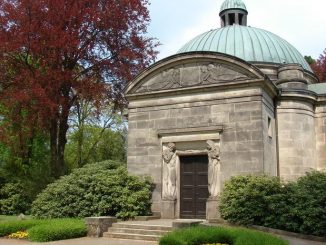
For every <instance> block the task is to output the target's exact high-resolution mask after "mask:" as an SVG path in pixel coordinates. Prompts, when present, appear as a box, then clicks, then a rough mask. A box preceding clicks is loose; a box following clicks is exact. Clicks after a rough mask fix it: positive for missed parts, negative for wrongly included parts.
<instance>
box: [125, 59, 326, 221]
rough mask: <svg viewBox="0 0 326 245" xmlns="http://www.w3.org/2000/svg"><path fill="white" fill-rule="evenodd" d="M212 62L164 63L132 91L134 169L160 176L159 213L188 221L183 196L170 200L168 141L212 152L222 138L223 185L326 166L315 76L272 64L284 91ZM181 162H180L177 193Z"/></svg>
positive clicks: (324, 120)
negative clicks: (309, 87)
mask: <svg viewBox="0 0 326 245" xmlns="http://www.w3.org/2000/svg"><path fill="white" fill-rule="evenodd" d="M208 56H209V55H206V54H198V55H195V56H194V55H192V54H189V57H188V58H185V57H179V58H173V59H172V60H173V61H171V63H169V62H167V61H162V62H161V63H159V64H157V66H155V67H154V68H151V69H150V70H148V71H146V72H145V73H144V74H143V75H141V76H139V77H137V79H136V83H135V84H131V85H130V86H129V87H128V88H127V97H128V99H129V132H128V148H129V149H128V170H129V171H130V172H131V173H133V174H137V175H150V176H152V178H153V179H154V182H155V185H156V186H155V190H154V192H153V200H152V201H153V205H152V210H153V211H157V212H161V213H162V215H163V217H166V218H178V217H179V215H180V210H179V206H180V196H179V195H180V191H179V190H178V191H177V193H176V196H175V197H176V199H177V200H176V202H174V201H168V200H162V191H163V190H162V184H163V183H162V182H163V181H162V166H163V159H162V151H163V146H165V145H166V144H167V143H168V142H175V143H176V146H177V151H176V152H183V154H190V153H191V154H199V153H200V154H207V152H205V142H206V141H207V140H214V141H215V140H216V141H217V142H218V143H219V147H220V154H219V157H220V162H221V166H220V167H221V168H220V170H221V176H220V177H221V178H220V179H221V181H222V183H224V182H225V181H226V180H228V179H229V178H230V177H231V176H234V175H240V174H257V175H258V174H269V175H274V176H276V175H278V174H280V176H281V177H282V178H284V179H286V180H292V179H295V178H297V177H298V176H301V175H303V174H304V173H305V172H306V171H309V170H310V169H311V168H313V169H316V168H317V169H323V168H326V153H325V152H326V151H325V150H324V149H325V147H326V105H323V103H324V102H323V103H321V102H318V103H317V102H316V98H315V97H314V96H315V95H311V94H310V95H309V92H308V91H305V90H303V89H304V88H305V86H306V84H307V83H308V82H309V81H312V80H313V79H312V78H307V74H306V73H305V74H303V73H304V72H303V71H302V69H301V68H300V67H297V66H295V65H294V66H292V65H289V66H286V67H282V68H280V69H279V70H278V67H276V66H275V67H274V66H273V67H271V66H268V67H267V66H266V67H265V68H263V71H265V72H266V73H268V74H267V75H269V76H270V77H273V78H274V79H275V80H276V79H277V76H278V78H279V80H278V81H275V82H276V84H278V85H280V86H282V87H283V88H284V90H282V91H277V87H276V86H275V85H274V84H273V83H272V82H271V81H270V80H269V79H267V78H266V77H265V76H264V75H262V74H261V73H259V71H255V69H253V68H252V67H248V66H247V64H240V63H241V62H240V61H238V60H232V59H231V60H230V58H229V57H228V58H226V57H223V58H222V57H220V56H219V55H216V56H215V58H212V57H211V56H209V57H210V58H209V59H208V60H207V57H208ZM190 57H192V58H190ZM204 57H205V58H204ZM216 57H219V58H216ZM221 60H223V62H222V61H221ZM239 62H240V63H239ZM238 73H239V74H240V77H238ZM241 74H242V75H241ZM241 76H244V77H241ZM245 77H246V78H245ZM242 78H245V79H247V80H242ZM292 78H295V79H292ZM300 79H301V80H300ZM304 79H305V80H304ZM306 82H307V83H306ZM291 88H296V90H293V91H290V90H289V89H291ZM300 89H301V90H300ZM278 95H279V96H278ZM325 101H326V100H325ZM325 104H326V103H325ZM214 127H215V129H212V128H214ZM193 129H197V130H193ZM277 147H278V148H277ZM278 161H279V162H278ZM178 164H180V163H179V161H178V159H176V178H177V179H176V186H177V188H179V185H180V182H179V178H180V172H179V171H180V169H179V168H180V165H178ZM214 205H215V206H216V202H214V201H211V202H208V203H207V217H208V218H209V219H218V217H217V218H216V217H215V215H216V213H215V211H214V210H216V209H214ZM211 217H213V218H211Z"/></svg>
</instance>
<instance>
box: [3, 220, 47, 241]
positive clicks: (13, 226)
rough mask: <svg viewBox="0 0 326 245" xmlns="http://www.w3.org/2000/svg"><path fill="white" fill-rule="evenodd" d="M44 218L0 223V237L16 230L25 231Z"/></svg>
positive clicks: (41, 222)
mask: <svg viewBox="0 0 326 245" xmlns="http://www.w3.org/2000/svg"><path fill="white" fill-rule="evenodd" d="M44 222H45V220H20V221H8V222H3V223H0V237H4V236H8V235H10V234H11V233H14V232H17V231H26V230H28V229H29V228H31V227H33V226H36V225H40V224H43V223H44Z"/></svg>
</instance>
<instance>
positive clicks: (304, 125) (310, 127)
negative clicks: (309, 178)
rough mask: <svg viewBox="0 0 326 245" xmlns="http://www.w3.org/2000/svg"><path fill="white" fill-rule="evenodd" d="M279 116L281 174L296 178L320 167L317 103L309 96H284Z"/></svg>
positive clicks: (278, 109)
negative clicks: (292, 97) (317, 162)
mask: <svg viewBox="0 0 326 245" xmlns="http://www.w3.org/2000/svg"><path fill="white" fill-rule="evenodd" d="M277 119H278V139H279V173H280V177H281V178H283V179H284V180H295V179H297V178H298V177H300V176H302V175H304V174H305V173H306V172H307V171H311V169H316V168H317V166H316V165H317V164H316V137H315V118H314V106H313V104H312V102H310V101H308V100H306V101H305V100H298V99H294V100H290V99H287V100H280V101H279V103H278V106H277Z"/></svg>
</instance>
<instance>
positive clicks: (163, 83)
mask: <svg viewBox="0 0 326 245" xmlns="http://www.w3.org/2000/svg"><path fill="white" fill-rule="evenodd" d="M248 79H251V78H250V77H248V76H247V75H245V74H242V73H241V72H238V71H236V70H233V69H232V68H231V67H229V66H226V65H223V64H214V63H210V64H204V65H200V64H194V65H192V66H188V67H186V68H185V67H183V68H170V69H168V70H165V71H162V72H161V73H159V74H158V75H157V76H155V77H153V78H151V79H150V80H149V81H147V82H145V83H143V84H142V85H141V86H140V87H138V88H137V89H136V93H146V92H152V91H161V90H169V89H176V88H187V87H193V86H200V85H211V84H217V83H223V82H232V81H241V80H248Z"/></svg>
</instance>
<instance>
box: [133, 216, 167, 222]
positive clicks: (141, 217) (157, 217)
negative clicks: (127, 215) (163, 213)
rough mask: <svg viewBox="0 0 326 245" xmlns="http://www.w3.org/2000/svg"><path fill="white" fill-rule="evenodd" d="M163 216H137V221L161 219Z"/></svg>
mask: <svg viewBox="0 0 326 245" xmlns="http://www.w3.org/2000/svg"><path fill="white" fill-rule="evenodd" d="M160 218H161V217H160V216H158V215H152V216H136V217H135V220H136V221H148V220H155V219H160Z"/></svg>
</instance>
